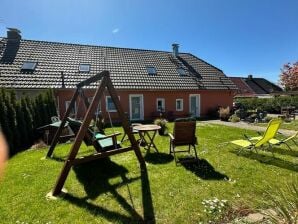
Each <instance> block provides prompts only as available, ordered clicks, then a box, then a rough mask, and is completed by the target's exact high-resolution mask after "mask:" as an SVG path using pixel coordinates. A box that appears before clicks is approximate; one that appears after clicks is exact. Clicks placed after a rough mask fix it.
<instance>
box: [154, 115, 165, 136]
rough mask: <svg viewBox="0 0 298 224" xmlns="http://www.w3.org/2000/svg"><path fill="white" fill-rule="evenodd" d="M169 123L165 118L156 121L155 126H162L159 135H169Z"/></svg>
mask: <svg viewBox="0 0 298 224" xmlns="http://www.w3.org/2000/svg"><path fill="white" fill-rule="evenodd" d="M167 123H168V121H167V120H166V119H164V118H157V119H155V120H154V124H156V125H158V126H160V129H159V130H158V134H159V135H167V134H168V126H167Z"/></svg>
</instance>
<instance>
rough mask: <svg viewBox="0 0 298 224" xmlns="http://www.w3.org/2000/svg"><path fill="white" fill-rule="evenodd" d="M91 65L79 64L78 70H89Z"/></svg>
mask: <svg viewBox="0 0 298 224" xmlns="http://www.w3.org/2000/svg"><path fill="white" fill-rule="evenodd" d="M90 68H91V65H90V64H80V65H79V71H80V72H90Z"/></svg>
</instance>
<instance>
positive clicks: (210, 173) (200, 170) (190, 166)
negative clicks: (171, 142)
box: [181, 159, 229, 180]
mask: <svg viewBox="0 0 298 224" xmlns="http://www.w3.org/2000/svg"><path fill="white" fill-rule="evenodd" d="M181 165H182V166H184V167H185V169H187V170H190V171H191V172H193V173H194V174H196V175H197V176H198V177H200V178H202V179H204V180H228V179H229V177H228V176H227V175H225V174H222V173H220V172H218V171H216V170H215V169H214V167H213V166H212V165H211V164H210V163H209V162H208V161H207V160H205V159H198V160H193V161H192V162H187V163H183V161H182V163H181Z"/></svg>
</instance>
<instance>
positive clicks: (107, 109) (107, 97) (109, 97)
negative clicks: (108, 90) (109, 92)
mask: <svg viewBox="0 0 298 224" xmlns="http://www.w3.org/2000/svg"><path fill="white" fill-rule="evenodd" d="M118 98H119V100H120V96H118ZM108 99H111V100H112V97H111V96H106V111H108V112H117V109H116V107H115V109H114V110H109V108H108ZM113 103H114V102H113Z"/></svg>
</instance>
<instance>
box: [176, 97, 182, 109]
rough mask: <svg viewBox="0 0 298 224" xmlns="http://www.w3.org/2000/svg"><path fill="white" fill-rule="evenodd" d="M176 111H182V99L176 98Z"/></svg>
mask: <svg viewBox="0 0 298 224" xmlns="http://www.w3.org/2000/svg"><path fill="white" fill-rule="evenodd" d="M176 111H183V99H176Z"/></svg>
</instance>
